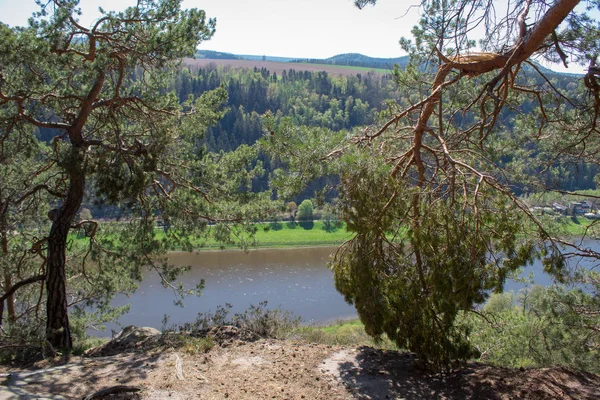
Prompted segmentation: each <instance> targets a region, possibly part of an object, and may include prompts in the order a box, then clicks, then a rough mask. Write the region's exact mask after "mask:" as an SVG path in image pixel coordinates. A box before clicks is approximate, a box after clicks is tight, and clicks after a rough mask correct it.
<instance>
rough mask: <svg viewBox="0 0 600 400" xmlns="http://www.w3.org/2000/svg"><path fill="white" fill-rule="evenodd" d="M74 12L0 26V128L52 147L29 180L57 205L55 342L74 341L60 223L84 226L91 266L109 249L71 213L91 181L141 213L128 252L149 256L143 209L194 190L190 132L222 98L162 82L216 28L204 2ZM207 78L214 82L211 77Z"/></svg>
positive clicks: (50, 265)
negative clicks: (183, 97)
mask: <svg viewBox="0 0 600 400" xmlns="http://www.w3.org/2000/svg"><path fill="white" fill-rule="evenodd" d="M78 14H79V9H78V1H76V0H69V1H50V2H47V3H44V5H42V7H41V10H40V11H39V12H38V13H36V14H35V15H34V18H32V19H31V20H30V23H29V26H27V27H18V28H9V27H8V26H6V25H4V24H1V25H0V77H1V79H0V105H1V106H2V115H1V119H0V124H1V125H0V126H1V127H2V129H3V131H2V135H3V137H5V140H6V139H7V140H8V141H9V142H11V141H12V142H14V143H16V142H17V141H18V140H17V138H16V136H15V132H16V131H15V130H14V129H12V125H29V126H31V127H37V128H44V129H52V137H51V138H50V143H51V144H52V152H50V154H49V155H48V157H49V159H48V161H47V163H46V165H44V166H40V167H39V169H38V171H39V174H42V173H43V171H48V170H50V169H51V170H52V175H51V177H50V178H48V180H47V181H45V182H43V183H41V184H39V185H36V186H32V187H31V188H30V190H31V191H35V192H40V193H44V194H46V195H48V196H50V198H51V199H52V200H53V203H55V204H58V208H56V209H55V210H52V212H51V213H50V215H49V216H50V220H51V227H50V230H49V232H48V234H47V235H46V238H45V239H44V240H43V242H42V243H43V247H44V248H46V249H47V254H46V255H45V257H44V260H45V262H44V265H43V266H42V269H43V270H45V272H44V273H43V279H44V280H45V284H46V293H47V301H46V311H47V318H46V337H47V340H48V342H49V343H50V344H51V345H52V346H54V347H57V348H64V349H70V348H71V347H72V339H71V327H70V324H69V317H68V311H67V308H68V297H67V287H66V285H67V263H68V261H67V259H68V258H67V247H68V241H69V233H70V232H71V231H72V230H73V229H74V227H77V228H83V227H84V226H83V225H85V229H86V232H88V234H89V235H90V236H91V237H90V253H89V254H90V255H92V256H95V257H96V262H97V263H98V267H97V268H99V269H102V268H103V264H102V258H101V255H102V254H104V255H106V253H103V250H102V249H101V248H99V247H98V243H97V242H96V241H95V239H94V232H96V230H97V229H96V226H97V224H96V223H95V222H93V221H81V222H79V223H77V221H76V219H75V218H76V215H77V213H78V211H79V209H80V206H81V204H82V201H83V199H84V198H85V196H86V195H87V194H91V193H90V192H89V189H92V190H93V194H94V195H95V196H96V197H98V198H99V199H103V200H104V201H106V202H109V203H120V202H127V203H128V204H130V209H131V210H132V211H133V212H136V213H137V214H138V215H139V216H140V217H141V221H143V222H142V223H140V224H139V225H140V226H139V229H140V230H138V231H137V233H136V234H134V235H132V236H131V239H132V243H133V242H135V243H139V245H138V246H137V248H136V252H134V253H133V254H130V255H129V257H130V259H134V258H135V259H136V260H137V262H138V263H140V264H141V263H142V261H141V260H142V259H146V260H148V259H149V258H147V257H148V255H149V253H150V252H151V251H152V247H153V245H152V241H151V237H152V230H153V224H152V220H153V218H152V215H153V213H154V211H153V209H152V207H156V206H157V204H159V203H162V202H164V201H165V200H167V199H171V198H173V199H174V198H176V197H177V192H178V190H176V189H183V188H186V187H187V188H189V189H191V190H192V191H193V192H197V193H202V192H203V189H202V188H200V187H199V186H198V185H197V183H195V182H194V179H195V178H193V177H192V176H190V175H189V172H188V171H187V168H186V166H188V167H192V163H193V162H194V161H193V160H194V158H195V157H196V156H197V154H198V147H197V145H196V141H197V140H198V138H199V137H200V135H201V134H202V132H203V130H204V129H205V127H206V126H207V125H209V124H211V123H213V122H214V121H216V120H217V119H218V118H219V117H220V112H219V108H220V107H221V105H222V103H223V102H224V101H225V99H226V94H225V92H224V90H219V91H216V92H214V93H207V94H206V95H204V96H202V97H200V98H199V99H198V100H197V101H196V102H195V103H194V104H191V103H186V105H185V106H184V108H182V107H181V106H180V104H179V101H178V99H177V97H176V96H175V95H174V94H173V93H166V91H165V89H166V88H167V84H170V82H169V81H168V77H169V76H170V74H171V72H170V71H171V69H172V68H174V67H175V66H176V65H177V64H178V63H179V62H180V61H179V60H180V59H182V58H183V57H186V56H191V55H193V54H194V52H195V49H196V46H197V45H198V43H199V42H201V41H203V40H207V39H209V38H210V37H211V36H212V34H213V32H214V27H215V21H214V20H212V19H211V20H207V19H206V16H205V13H204V11H201V10H197V9H190V10H182V9H181V8H180V3H179V1H171V0H156V1H154V0H141V1H138V2H137V5H136V6H134V7H131V8H128V9H126V10H125V11H123V12H102V16H101V17H100V18H99V19H98V20H97V21H95V22H94V23H93V24H92V25H91V26H90V27H85V26H82V25H81V24H80V23H79V22H78V19H77V16H78ZM212 79H214V78H212ZM211 84H212V87H216V86H218V83H216V82H214V83H213V82H211V77H209V86H210V85H211ZM185 90H187V89H185ZM186 143H189V144H186ZM192 169H193V168H192ZM34 176H35V174H34ZM151 191H152V192H153V193H154V194H155V195H156V196H155V197H156V199H157V201H156V202H154V201H149V200H147V199H146V200H144V198H145V197H149V196H150V193H151ZM148 240H149V241H148ZM128 250H131V249H128ZM84 260H85V258H84ZM113 264H115V263H114V261H113ZM5 290H6V291H10V288H7V287H5Z"/></svg>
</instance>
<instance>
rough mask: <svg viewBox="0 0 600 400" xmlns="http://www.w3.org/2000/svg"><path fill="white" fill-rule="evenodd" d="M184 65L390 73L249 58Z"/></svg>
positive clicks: (191, 60)
mask: <svg viewBox="0 0 600 400" xmlns="http://www.w3.org/2000/svg"><path fill="white" fill-rule="evenodd" d="M183 63H184V65H187V66H188V67H190V68H194V67H197V68H204V67H207V66H210V65H214V66H216V65H223V66H229V67H231V68H240V69H241V68H254V67H256V68H259V69H261V68H263V67H264V68H266V69H267V70H269V71H270V72H271V73H273V72H276V73H277V75H279V76H281V74H282V73H283V71H284V70H285V71H289V70H290V69H294V70H296V71H311V72H316V71H326V72H327V73H328V74H331V75H343V76H350V75H356V74H357V73H366V72H373V73H376V74H379V75H384V74H388V73H390V71H389V70H386V69H381V68H378V69H375V68H365V67H352V66H345V65H329V64H309V63H291V62H274V61H251V60H213V59H208V58H200V59H194V58H186V59H184V60H183Z"/></svg>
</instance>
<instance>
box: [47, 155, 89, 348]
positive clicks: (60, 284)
mask: <svg viewBox="0 0 600 400" xmlns="http://www.w3.org/2000/svg"><path fill="white" fill-rule="evenodd" d="M84 154H85V152H84V150H83V149H81V148H78V147H73V148H72V150H71V159H70V160H69V161H68V162H69V164H70V165H69V167H68V168H67V170H68V173H69V191H68V193H67V197H66V199H65V202H64V203H63V205H62V207H61V208H60V209H59V210H58V213H56V215H55V217H54V221H53V223H52V228H51V229H50V236H49V238H48V263H47V267H46V268H47V269H46V289H47V293H48V301H47V304H46V315H47V320H46V338H47V340H48V342H49V343H50V344H51V345H52V346H54V347H55V348H59V349H65V350H70V349H71V348H72V347H73V342H72V340H71V330H70V327H69V315H68V311H67V305H68V302H67V286H66V249H67V236H68V234H69V231H70V229H71V224H72V223H73V220H74V219H75V216H76V215H77V212H78V210H79V207H80V206H81V202H82V201H83V196H84V190H85V172H84V170H83V169H84V167H83V158H84Z"/></svg>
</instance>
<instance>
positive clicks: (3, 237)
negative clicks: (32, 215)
mask: <svg viewBox="0 0 600 400" xmlns="http://www.w3.org/2000/svg"><path fill="white" fill-rule="evenodd" d="M7 209H8V200H6V203H5V204H2V207H0V212H1V214H0V243H1V245H0V249H1V252H0V254H2V255H3V257H6V256H8V223H7V222H6V212H7ZM4 268H5V269H4V271H2V272H3V274H4V291H5V293H7V292H8V290H9V289H10V288H11V287H12V275H11V272H10V271H9V266H8V265H5V266H4ZM6 310H7V313H8V322H9V324H10V325H12V324H13V323H14V322H15V319H16V313H15V296H14V295H13V294H11V295H9V296H8V297H7V298H6ZM0 311H2V312H4V303H2V307H1V309H0ZM0 326H2V314H0Z"/></svg>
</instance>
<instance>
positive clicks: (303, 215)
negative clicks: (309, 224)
mask: <svg viewBox="0 0 600 400" xmlns="http://www.w3.org/2000/svg"><path fill="white" fill-rule="evenodd" d="M313 211H314V206H313V203H312V201H310V200H309V199H306V200H304V201H303V202H302V203H300V205H299V206H298V214H297V219H298V221H312V219H313Z"/></svg>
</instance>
